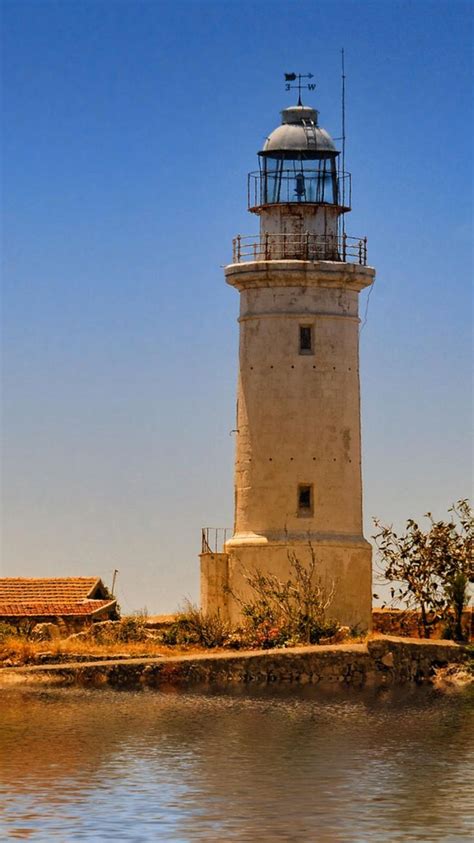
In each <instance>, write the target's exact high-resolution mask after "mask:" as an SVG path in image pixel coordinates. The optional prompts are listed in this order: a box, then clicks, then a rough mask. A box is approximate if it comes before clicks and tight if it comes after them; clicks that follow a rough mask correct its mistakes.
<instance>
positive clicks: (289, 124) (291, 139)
mask: <svg viewBox="0 0 474 843" xmlns="http://www.w3.org/2000/svg"><path fill="white" fill-rule="evenodd" d="M281 115H282V124H281V126H278V127H277V128H276V129H275V130H274V131H273V132H272V133H271V134H270V135H269V136H268V138H267V140H266V142H265V145H264V147H263V150H262V151H261V152H260V153H259V154H260V155H264V156H268V157H270V158H272V157H273V156H275V157H278V158H280V157H283V158H293V157H294V156H295V154H298V153H304V154H305V157H310V158H320V157H324V158H329V157H333V156H336V155H337V154H338V150H337V149H336V147H335V146H334V142H333V140H332V138H331V135H330V134H329V132H327V131H326V129H322V128H320V126H318V112H317V111H316V109H315V108H309V107H308V106H304V105H294V106H291V107H290V108H285V109H284V110H283V111H282V112H281Z"/></svg>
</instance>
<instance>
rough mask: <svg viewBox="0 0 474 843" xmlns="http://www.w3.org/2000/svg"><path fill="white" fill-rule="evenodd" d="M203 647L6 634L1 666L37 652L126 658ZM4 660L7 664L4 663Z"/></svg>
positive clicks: (32, 659) (22, 660)
mask: <svg viewBox="0 0 474 843" xmlns="http://www.w3.org/2000/svg"><path fill="white" fill-rule="evenodd" d="M205 652H207V650H206V648H205V647H200V646H198V645H197V644H181V645H174V646H167V645H166V644H162V643H160V642H158V641H143V642H140V641H137V642H132V641H129V642H126V643H125V642H120V641H119V642H116V643H107V644H101V643H99V642H95V641H93V640H91V641H77V640H75V641H74V640H73V641H67V640H66V639H61V638H58V639H53V640H52V641H31V640H29V639H26V638H22V637H20V636H18V637H17V636H14V635H12V636H11V637H8V638H5V640H4V641H2V642H0V667H2V666H3V667H5V666H7V667H10V666H21V665H24V664H34V663H35V662H36V661H38V660H39V656H40V654H46V653H48V655H49V656H50V658H51V660H54V659H55V658H57V657H61V656H68V657H72V656H75V655H77V656H82V657H84V656H95V657H97V656H103V657H104V658H110V657H113V656H117V657H118V656H122V657H123V656H127V657H128V658H139V657H141V656H143V657H145V658H149V657H153V656H181V655H186V654H191V653H205ZM5 662H7V664H6V665H5Z"/></svg>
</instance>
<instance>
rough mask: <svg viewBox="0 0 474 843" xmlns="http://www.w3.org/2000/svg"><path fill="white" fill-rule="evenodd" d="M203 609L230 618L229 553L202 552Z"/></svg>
mask: <svg viewBox="0 0 474 843" xmlns="http://www.w3.org/2000/svg"><path fill="white" fill-rule="evenodd" d="M200 560H201V609H202V611H203V612H205V613H206V614H208V613H209V614H214V613H219V614H220V615H222V617H223V618H228V616H229V609H228V585H229V567H228V555H227V553H201V555H200Z"/></svg>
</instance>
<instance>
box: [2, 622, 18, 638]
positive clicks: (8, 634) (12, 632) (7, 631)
mask: <svg viewBox="0 0 474 843" xmlns="http://www.w3.org/2000/svg"><path fill="white" fill-rule="evenodd" d="M12 636H15V637H16V638H18V637H20V634H19V632H18V630H17V629H16V627H14V626H12V625H11V624H9V623H4V622H3V621H0V643H3V642H4V641H5V639H7V638H12Z"/></svg>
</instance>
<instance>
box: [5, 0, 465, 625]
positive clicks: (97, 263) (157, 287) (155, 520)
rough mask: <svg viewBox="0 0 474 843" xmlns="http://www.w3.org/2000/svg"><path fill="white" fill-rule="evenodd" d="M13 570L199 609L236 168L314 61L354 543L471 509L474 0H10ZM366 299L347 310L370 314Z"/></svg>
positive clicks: (229, 315)
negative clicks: (349, 248)
mask: <svg viewBox="0 0 474 843" xmlns="http://www.w3.org/2000/svg"><path fill="white" fill-rule="evenodd" d="M2 5H3V13H4V14H3V40H4V49H3V54H4V55H3V61H4V76H3V78H4V120H5V127H6V131H5V142H4V185H5V191H4V200H3V206H4V214H5V225H4V245H5V282H4V293H3V366H4V373H3V399H2V408H3V436H2V440H3V448H4V460H3V474H2V479H3V525H4V535H3V552H2V568H1V570H2V574H3V575H4V576H5V575H7V576H15V575H23V576H34V575H36V576H40V575H46V576H58V575H66V574H69V575H79V574H95V573H97V574H99V575H102V576H103V577H104V578H105V579H106V580H107V581H108V582H109V583H110V580H111V574H112V570H113V569H114V568H118V569H119V571H120V573H119V580H118V582H119V596H120V599H121V603H122V606H123V608H124V609H125V610H133V609H139V608H142V607H145V606H146V607H147V608H148V610H149V611H150V612H158V611H172V610H173V609H174V608H175V607H176V605H177V604H178V603H179V601H180V600H181V598H182V597H183V596H184V595H190V596H191V597H192V598H194V599H196V598H197V596H198V556H197V555H198V552H199V543H200V527H201V525H208V524H211V525H222V526H224V525H231V524H232V518H233V509H232V508H233V486H232V483H233V481H232V463H233V445H234V443H233V438H232V436H230V435H229V431H230V430H231V429H232V428H233V427H234V426H235V425H234V407H235V382H236V371H237V340H238V334H237V323H236V316H237V309H238V301H237V296H236V293H235V291H234V290H232V289H230V288H229V287H227V286H226V285H225V283H224V279H223V273H222V269H221V265H222V264H225V263H227V262H230V258H231V240H232V237H233V236H234V235H235V234H237V233H239V232H240V233H242V234H245V233H249V234H250V233H252V232H254V231H256V230H257V219H256V218H254V217H252V216H251V215H248V214H247V211H246V174H247V171H249V170H253V169H255V167H256V153H257V150H258V149H260V148H261V145H262V142H263V139H264V137H265V136H266V135H267V134H268V133H269V132H270V131H271V130H272V129H273V128H274V127H275V126H276V125H277V124H278V123H279V110H280V109H281V108H282V107H284V106H286V105H288V104H291V102H292V98H291V97H289V96H288V94H286V93H285V92H284V86H283V73H284V72H285V71H302V72H306V71H312V72H313V73H314V74H315V78H316V82H317V91H316V93H315V94H314V95H312V96H311V97H310V101H311V104H314V105H316V107H317V108H319V110H320V121H321V124H322V125H323V126H324V127H326V128H327V129H328V130H329V131H330V132H331V133H332V134H333V136H338V135H339V134H340V102H339V92H340V76H339V74H340V49H341V47H342V46H344V48H345V53H346V73H347V77H348V78H347V132H348V143H347V156H346V164H347V169H349V170H351V171H352V173H353V206H354V210H353V212H352V213H351V214H350V215H349V218H348V219H347V230H348V233H351V234H356V235H364V234H366V235H367V236H368V238H369V259H370V263H371V264H372V265H374V266H375V267H376V268H377V273H378V274H377V281H376V284H375V287H374V289H373V291H372V294H371V297H370V302H369V309H368V318H367V323H366V325H365V327H364V329H363V331H362V334H361V373H362V400H363V446H364V485H365V517H366V534H367V535H368V536H370V535H371V533H372V532H373V530H372V526H371V518H372V516H373V515H378V516H380V517H381V518H382V519H384V520H386V521H393V522H395V523H396V524H397V525H399V524H400V523H401V522H403V521H404V520H405V519H406V518H407V517H409V516H415V517H420V516H421V515H422V514H423V512H425V511H426V510H427V509H431V510H432V511H433V512H434V513H435V514H436V515H439V516H442V515H443V514H444V513H445V511H446V508H447V507H448V506H449V505H450V503H451V502H452V501H453V500H456V499H458V498H460V497H462V496H467V495H470V492H471V474H470V471H471V433H470V430H471V425H470V420H471V417H470V399H471V394H472V390H471V380H470V361H471V301H470V283H471V272H472V265H471V261H470V250H469V240H470V235H471V226H472V206H471V198H470V184H471V178H472V170H471V167H472V161H471V154H472V153H471V149H472V110H471V105H470V84H471V70H472V66H471V43H472V8H473V7H472V4H471V2H459V0H458V1H457V2H456V0H449V2H424V0H418V2H383V1H381V0H377V2H345V1H344V0H342V1H341V0H332V2H324V3H323V2H318V3H317V2H314V1H313V2H288V1H287V0H285V2H279V0H272V2H263V0H262V2H245V0H244V2H242V1H241V0H240V1H239V2H222V1H221V2H183V0H181V2H180V0H177V2H140V0H134V2H129V0H125V2H122V1H121V0H102V1H101V2H97V0H93V1H92V2H83V1H82V0H69V1H68V0H62V2H42V0H38V1H37V2H21V0H16V2H3V4H2ZM366 297H367V294H364V296H363V297H362V301H361V309H362V315H363V314H364V312H365V307H366Z"/></svg>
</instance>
